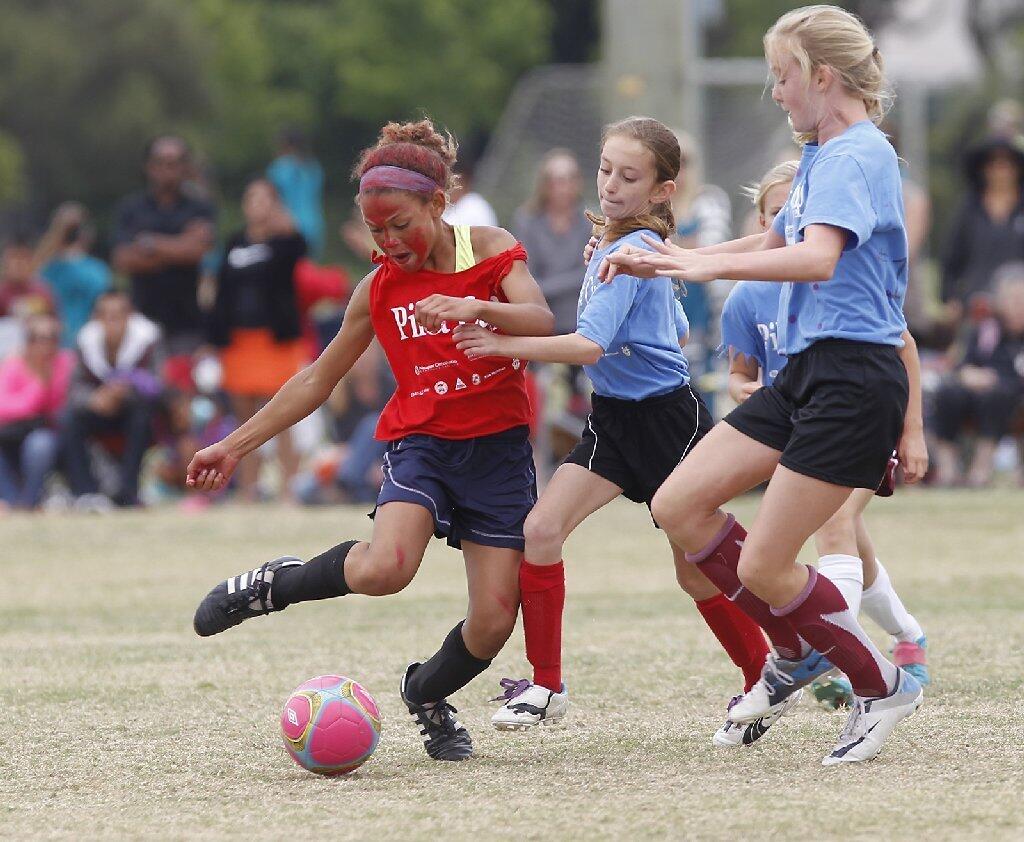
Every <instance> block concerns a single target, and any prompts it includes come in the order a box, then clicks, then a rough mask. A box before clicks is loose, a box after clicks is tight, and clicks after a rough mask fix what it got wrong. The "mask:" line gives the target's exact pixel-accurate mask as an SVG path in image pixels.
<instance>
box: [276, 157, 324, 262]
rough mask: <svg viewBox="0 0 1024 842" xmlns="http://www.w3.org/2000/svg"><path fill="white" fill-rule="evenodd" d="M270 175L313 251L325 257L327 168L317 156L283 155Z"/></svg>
mask: <svg viewBox="0 0 1024 842" xmlns="http://www.w3.org/2000/svg"><path fill="white" fill-rule="evenodd" d="M267 178H269V179H270V181H271V183H272V184H273V185H274V187H275V188H277V192H278V193H279V194H280V196H281V201H282V202H284V204H285V207H286V208H288V212H289V213H290V214H291V215H292V218H293V219H294V220H295V225H296V227H297V228H298V229H299V233H300V234H302V236H303V237H304V238H305V239H306V245H307V246H308V248H309V254H310V256H311V257H314V258H317V259H319V258H321V257H322V256H323V251H324V171H323V168H322V167H321V166H320V164H319V163H317V161H316V160H314V159H313V158H299V157H296V156H295V155H281V156H279V157H278V158H275V159H274V161H272V162H271V164H270V166H269V167H268V168H267Z"/></svg>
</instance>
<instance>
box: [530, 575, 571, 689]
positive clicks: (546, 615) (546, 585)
mask: <svg viewBox="0 0 1024 842" xmlns="http://www.w3.org/2000/svg"><path fill="white" fill-rule="evenodd" d="M519 589H520V591H521V593H522V596H521V600H522V610H523V635H524V636H525V638H526V657H527V659H528V660H529V661H530V664H531V665H532V666H533V683H534V684H538V685H540V686H541V687H547V688H548V690H552V691H554V692H555V693H559V692H561V690H562V609H563V608H564V606H565V566H564V565H563V564H562V562H558V564H530V562H528V561H527V560H526V559H523V563H522V566H521V567H520V568H519Z"/></svg>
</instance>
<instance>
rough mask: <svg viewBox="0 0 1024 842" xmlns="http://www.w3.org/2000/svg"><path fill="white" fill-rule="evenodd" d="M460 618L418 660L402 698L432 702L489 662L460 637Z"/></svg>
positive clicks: (415, 702)
mask: <svg viewBox="0 0 1024 842" xmlns="http://www.w3.org/2000/svg"><path fill="white" fill-rule="evenodd" d="M464 622H465V620H463V621H462V622H460V623H459V624H458V625H457V626H456V627H455V628H454V629H452V630H451V631H450V632H448V637H446V638H445V639H444V643H442V644H441V648H440V649H438V650H437V652H436V653H435V654H434V655H433V656H432V657H431V658H430V660H429V661H427V662H426V663H424V664H420V666H419V667H417V668H416V671H415V672H413V674H412V675H411V676H410V677H409V681H408V682H407V683H406V685H405V696H406V698H407V699H408V700H409V701H410V702H412V703H413V704H417V705H425V704H432V703H434V702H439V701H440V700H441V699H444V698H446V697H447V696H449V695H451V694H452V693H454V692H455V691H456V690H458V689H460V688H462V687H465V686H466V685H467V684H469V682H470V681H472V680H473V679H474V678H476V677H477V676H478V675H480V673H482V672H483V671H484V670H485V669H487V668H488V667H489V666H490V665H491V661H490V659H487V660H486V661H485V660H482V659H480V658H477V657H476V656H475V655H473V654H472V653H470V651H469V650H468V649H467V648H466V641H465V640H463V639H462V625H463V623H464Z"/></svg>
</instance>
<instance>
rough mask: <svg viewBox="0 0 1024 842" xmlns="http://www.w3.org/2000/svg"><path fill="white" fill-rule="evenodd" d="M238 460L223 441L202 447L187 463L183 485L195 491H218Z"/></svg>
mask: <svg viewBox="0 0 1024 842" xmlns="http://www.w3.org/2000/svg"><path fill="white" fill-rule="evenodd" d="M239 461H240V459H239V457H238V456H236V455H235V454H234V453H232V452H231V449H230V448H229V447H228V446H227V445H226V444H224V442H223V441H219V442H217V443H216V444H211V445H210V446H209V447H204V448H203V449H202V450H200V451H199V452H198V453H197V454H196V455H195V456H193V457H192V461H191V462H189V463H188V471H187V473H186V475H185V485H186V486H187V487H189V488H194V489H196V490H197V491H220V489H222V488H223V487H224V486H226V485H227V484H228V480H229V479H231V475H232V474H233V473H234V472H235V468H236V467H238V462H239Z"/></svg>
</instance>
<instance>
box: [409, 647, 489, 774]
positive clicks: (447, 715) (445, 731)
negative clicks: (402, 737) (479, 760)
mask: <svg viewBox="0 0 1024 842" xmlns="http://www.w3.org/2000/svg"><path fill="white" fill-rule="evenodd" d="M419 666H420V664H418V663H416V664H409V668H408V669H407V670H406V671H405V675H404V676H402V684H401V686H400V687H399V690H398V692H399V693H401V695H402V701H403V702H405V706H406V707H407V708H409V713H411V714H412V715H413V716H414V717H416V722H417V724H418V725H420V726H421V727H420V733H421V734H422V735H423V738H424V739H423V747H424V748H425V749H426V750H427V754H429V755H430V757H431V759H433V760H469V758H471V757H472V756H473V740H472V739H470V736H469V731H467V730H466V729H465V727H464V726H463V725H462V723H461V722H459V720H457V719H456V718H455V714H456V713H458V711H457V710H455V708H453V707H452V706H451V705H450V704H448V701H447V700H446V699H441V701H439V702H435V703H434V704H432V705H418V704H416V703H415V702H410V701H409V699H408V698H407V697H406V695H405V686H406V684H407V683H408V681H409V676H411V675H412V674H413V672H415V671H416V669H417V667H419Z"/></svg>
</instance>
